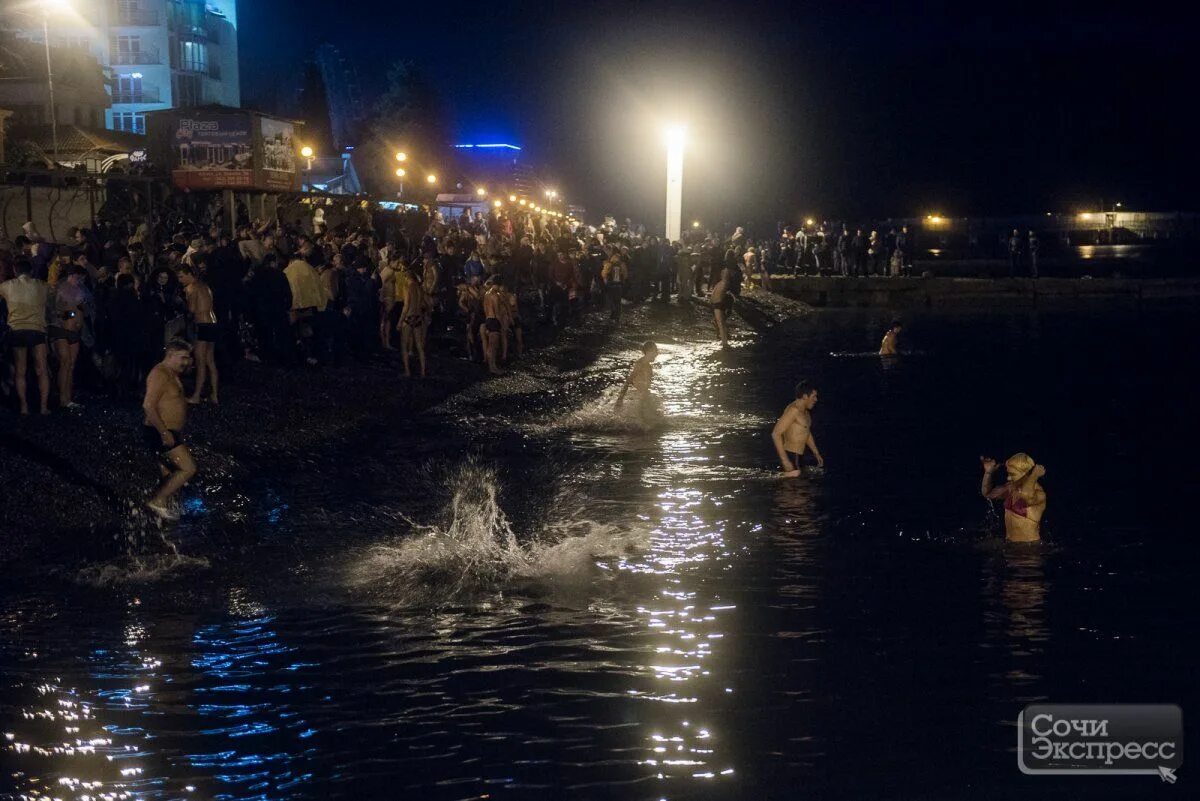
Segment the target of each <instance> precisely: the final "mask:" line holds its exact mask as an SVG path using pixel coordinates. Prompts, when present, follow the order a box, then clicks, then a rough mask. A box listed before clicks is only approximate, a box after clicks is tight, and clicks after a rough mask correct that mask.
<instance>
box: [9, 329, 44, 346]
mask: <svg viewBox="0 0 1200 801" xmlns="http://www.w3.org/2000/svg"><path fill="white" fill-rule="evenodd" d="M8 344H9V347H13V348H34V347H37V346H38V345H45V344H46V334H45V332H43V331H17V330H12V331H9V332H8Z"/></svg>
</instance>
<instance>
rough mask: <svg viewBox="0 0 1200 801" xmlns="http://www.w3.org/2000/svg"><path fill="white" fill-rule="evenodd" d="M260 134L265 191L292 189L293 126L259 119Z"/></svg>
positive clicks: (270, 119) (280, 121) (294, 179)
mask: <svg viewBox="0 0 1200 801" xmlns="http://www.w3.org/2000/svg"><path fill="white" fill-rule="evenodd" d="M259 131H260V133H261V134H262V176H263V184H264V186H265V187H266V188H267V189H285V190H287V189H294V188H295V184H296V145H295V126H293V125H292V123H290V122H286V121H284V120H276V119H272V118H271V117H259Z"/></svg>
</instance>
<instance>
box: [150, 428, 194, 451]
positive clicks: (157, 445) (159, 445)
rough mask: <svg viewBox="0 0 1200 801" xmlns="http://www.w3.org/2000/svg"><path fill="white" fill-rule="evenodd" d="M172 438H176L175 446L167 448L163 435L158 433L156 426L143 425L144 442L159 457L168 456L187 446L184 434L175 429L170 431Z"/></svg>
mask: <svg viewBox="0 0 1200 801" xmlns="http://www.w3.org/2000/svg"><path fill="white" fill-rule="evenodd" d="M169 431H170V432H171V436H172V437H174V438H175V444H174V445H171V446H169V447H168V446H167V445H164V444H163V441H162V434H159V433H158V429H157V428H155V427H154V426H148V425H144V424H143V425H142V442H143V443H144V444H145V445H146V447H147V448H148V449H149V450H150V451H151V452H152V453H154V454H156V455H158V456H166V455H167V454H168V453H170V452H171V451H173V450H175V449H176V448H178V447H179V446H180V445H183V444H185V443H184V439H183V433H182V432H179V431H176V430H175V429H173V428H172V429H169Z"/></svg>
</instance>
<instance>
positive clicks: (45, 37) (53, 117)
mask: <svg viewBox="0 0 1200 801" xmlns="http://www.w3.org/2000/svg"><path fill="white" fill-rule="evenodd" d="M66 6H67V3H66V0H42V41H44V42H45V43H46V86H47V88H49V90H50V138H51V141H52V142H53V144H54V163H55V164H56V165H57V164H58V108H57V107H56V106H55V105H54V70H53V68H52V67H51V66H50V10H51V9H52V8H64V7H66Z"/></svg>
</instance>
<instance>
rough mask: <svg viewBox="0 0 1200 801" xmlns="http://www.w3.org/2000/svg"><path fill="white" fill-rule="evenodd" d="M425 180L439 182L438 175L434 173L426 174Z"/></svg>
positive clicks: (432, 182)
mask: <svg viewBox="0 0 1200 801" xmlns="http://www.w3.org/2000/svg"><path fill="white" fill-rule="evenodd" d="M425 180H426V181H427V182H428V183H431V184H436V183H437V176H436V175H434V174H433V173H429V175H426V176H425Z"/></svg>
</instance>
